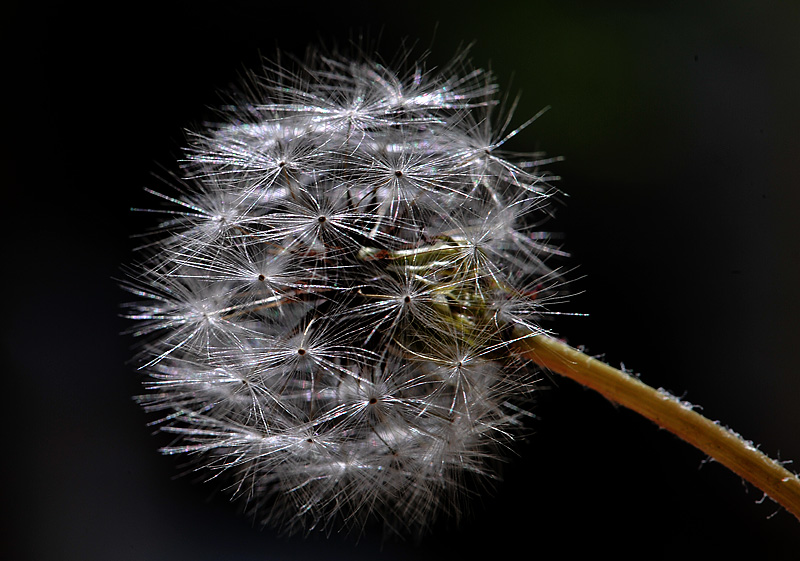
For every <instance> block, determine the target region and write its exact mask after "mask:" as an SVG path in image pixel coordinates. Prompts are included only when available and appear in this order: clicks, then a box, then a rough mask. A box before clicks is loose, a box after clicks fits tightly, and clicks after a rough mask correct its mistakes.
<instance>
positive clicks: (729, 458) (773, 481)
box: [515, 330, 800, 520]
mask: <svg viewBox="0 0 800 561" xmlns="http://www.w3.org/2000/svg"><path fill="white" fill-rule="evenodd" d="M516 335H517V339H516V342H515V345H516V347H517V348H518V349H519V350H520V351H521V352H522V353H523V354H524V355H525V356H526V357H527V358H528V359H530V360H532V361H533V362H535V363H537V364H539V365H540V366H543V367H545V368H547V369H548V370H551V371H553V372H556V373H558V374H561V375H562V376H566V377H567V378H571V379H573V380H575V381H576V382H578V383H580V384H582V385H584V386H587V387H589V388H592V389H593V390H596V391H598V392H600V393H601V394H602V395H604V396H605V397H607V398H608V399H610V400H611V401H613V402H615V403H618V404H620V405H623V406H625V407H627V408H628V409H632V410H633V411H636V412H637V413H639V414H641V415H644V416H645V417H647V418H648V419H650V420H651V421H653V422H654V423H656V424H657V425H658V426H660V427H662V428H665V429H667V430H668V431H670V432H672V433H674V434H676V435H677V436H679V437H680V438H681V439H683V440H684V441H686V442H688V443H689V444H692V445H693V446H695V447H696V448H698V449H700V450H702V451H703V452H704V453H706V454H708V455H709V456H711V457H712V458H713V459H714V460H716V461H717V462H719V463H721V464H722V465H724V466H726V467H727V468H728V469H730V470H731V471H733V472H734V473H736V474H738V475H739V476H741V477H743V478H744V479H745V480H747V481H748V482H750V483H751V484H753V485H755V486H756V487H758V488H759V489H761V490H762V491H764V493H766V494H767V495H768V496H769V497H770V498H772V499H773V500H774V501H775V502H777V503H778V504H780V505H781V506H783V507H784V508H785V509H786V510H788V511H789V512H791V513H792V514H793V515H794V516H795V517H797V519H798V520H800V478H798V476H797V475H795V474H793V473H792V472H790V471H788V470H787V469H786V468H784V467H783V466H782V465H781V464H779V463H778V462H776V461H775V460H773V459H772V458H770V457H769V456H767V455H765V454H763V453H762V452H760V451H759V450H757V449H756V448H755V447H754V446H753V444H752V443H750V442H747V441H745V440H744V439H743V438H742V437H741V436H739V435H738V434H736V433H734V432H733V431H731V430H729V429H727V428H725V427H724V426H722V425H720V424H717V423H715V422H713V421H711V420H709V419H707V418H706V417H704V416H702V415H700V414H699V413H697V412H696V411H694V410H693V409H692V408H691V406H690V405H688V404H685V403H681V401H680V400H678V399H676V398H675V397H674V396H672V395H670V394H668V393H666V392H664V391H663V390H656V389H654V388H651V387H650V386H648V385H647V384H644V383H642V382H641V381H640V380H639V379H638V378H635V377H633V376H630V375H628V374H626V373H624V372H622V371H620V370H617V369H616V368H613V367H611V366H608V365H607V364H604V363H602V362H600V361H599V360H596V359H594V358H592V357H590V356H588V355H586V354H584V353H582V352H580V351H578V350H577V349H573V348H572V347H570V346H568V345H565V344H564V343H561V342H560V341H557V340H556V339H553V338H551V337H548V336H546V335H534V334H532V333H530V332H527V333H524V332H522V331H521V330H520V332H518V333H516Z"/></svg>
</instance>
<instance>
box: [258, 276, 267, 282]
mask: <svg viewBox="0 0 800 561" xmlns="http://www.w3.org/2000/svg"><path fill="white" fill-rule="evenodd" d="M266 278H267V277H265V276H264V275H258V280H260V281H261V282H264V279H266Z"/></svg>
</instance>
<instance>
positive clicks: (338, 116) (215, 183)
mask: <svg viewBox="0 0 800 561" xmlns="http://www.w3.org/2000/svg"><path fill="white" fill-rule="evenodd" d="M465 57H466V55H465V54H463V53H462V54H460V55H459V56H457V57H456V58H455V59H454V60H453V61H452V62H450V63H449V64H447V65H445V66H444V67H442V68H440V69H438V70H437V69H427V68H426V67H425V65H424V64H423V62H417V63H412V62H411V61H410V58H408V57H406V58H405V59H404V60H401V61H400V64H399V67H398V68H397V69H396V70H392V69H390V65H386V64H384V63H382V62H378V61H377V60H370V59H367V58H365V57H364V56H363V55H359V56H357V57H355V58H349V57H346V56H340V55H335V54H334V55H321V54H315V55H312V56H311V57H310V58H309V59H308V60H307V61H306V62H303V63H298V64H297V65H296V68H294V69H292V70H289V69H286V68H281V67H279V66H276V65H267V66H266V67H265V68H264V70H263V71H262V72H261V73H255V74H253V75H252V76H251V77H250V85H249V87H248V88H247V91H248V92H250V93H249V94H248V95H249V96H250V97H248V98H242V99H238V98H237V99H236V100H234V102H233V103H231V104H230V105H229V106H228V107H227V109H226V110H225V111H224V112H222V113H221V117H220V122H219V123H218V124H216V125H212V126H209V127H208V128H207V129H206V130H200V131H195V132H192V133H191V134H190V135H189V136H188V142H189V146H188V147H187V149H186V156H185V158H184V160H183V161H182V165H183V170H184V177H183V178H182V179H180V180H177V181H176V183H177V184H176V185H174V186H173V190H174V193H172V194H164V193H161V192H160V191H150V192H151V193H152V194H153V195H155V197H156V198H157V199H158V201H159V204H160V206H159V208H156V209H151V210H149V212H155V213H158V214H160V215H162V216H163V217H164V218H163V219H162V221H161V222H160V223H159V224H158V225H157V226H156V228H155V229H154V230H153V231H152V232H151V233H150V238H151V239H150V242H149V243H148V244H147V245H146V246H145V247H144V248H143V249H142V250H141V258H140V260H139V262H138V264H136V265H134V266H133V267H131V269H130V271H131V272H130V279H129V280H128V281H126V284H125V288H126V289H127V290H128V291H129V292H131V293H132V294H133V295H134V296H135V297H136V298H138V299H139V301H138V302H134V303H131V304H129V305H128V313H127V314H126V315H127V317H129V318H130V319H131V320H133V321H134V327H133V328H132V330H131V331H132V332H133V333H134V334H135V335H137V336H139V337H140V338H141V339H142V341H143V343H142V346H141V350H140V354H139V356H140V360H141V364H142V369H143V370H144V371H145V372H146V373H147V375H148V376H149V379H148V381H147V382H146V383H145V389H146V393H145V394H144V395H143V396H141V397H140V398H139V400H140V402H141V403H142V405H143V406H144V407H145V408H146V409H147V410H148V411H151V412H153V413H155V414H157V415H159V421H157V424H158V425H159V426H160V427H161V429H162V430H163V431H164V432H166V433H169V434H171V435H172V436H173V437H174V441H173V443H172V444H171V445H169V446H167V447H165V448H164V449H163V452H164V453H167V454H179V455H180V454H190V455H192V457H193V458H194V459H195V460H196V461H197V463H198V466H199V467H200V468H201V469H204V470H205V471H206V472H207V473H208V474H209V478H210V479H213V480H215V481H225V482H226V483H225V485H226V486H227V487H226V488H227V489H228V490H229V492H230V493H231V494H232V495H233V496H235V497H239V498H241V500H242V501H243V503H244V504H245V505H246V506H247V508H248V509H249V510H250V511H251V512H252V513H253V514H254V516H255V517H256V518H257V519H258V520H260V521H262V522H264V523H271V524H277V525H281V526H283V527H285V528H287V529H289V530H290V531H310V530H313V529H322V530H326V531H330V530H332V529H335V528H337V527H339V526H344V527H349V528H354V529H360V528H362V527H363V524H364V523H365V522H366V521H368V520H369V519H371V518H378V519H380V520H382V521H383V522H384V524H385V526H386V528H387V529H388V530H389V531H391V532H398V533H401V534H405V533H409V532H411V533H418V532H420V531H423V530H424V529H425V528H426V527H427V526H428V525H429V524H430V522H431V521H432V520H434V519H435V518H436V517H437V516H439V515H452V516H458V515H459V514H460V513H461V512H462V505H463V502H464V498H465V497H467V496H469V495H470V494H475V491H474V486H473V485H472V484H471V483H470V481H472V480H473V479H479V480H483V481H491V480H494V479H497V478H498V474H497V471H496V469H495V468H496V463H497V461H498V460H499V459H501V458H502V457H503V449H504V448H505V447H507V446H509V445H510V444H511V443H512V442H513V440H514V439H515V438H516V436H517V435H519V434H520V433H519V429H520V427H521V426H522V424H523V423H522V417H523V416H524V415H525V414H526V413H525V410H526V409H525V408H526V407H528V406H529V404H530V398H531V392H532V390H533V389H534V387H535V384H533V383H532V380H534V378H535V376H533V375H532V374H531V372H532V370H531V368H529V367H528V366H527V364H526V361H525V360H524V359H523V358H521V357H519V356H516V355H515V353H514V352H513V351H512V349H511V347H510V346H509V344H510V340H509V338H510V331H511V329H510V327H513V326H514V325H517V324H519V325H524V326H525V327H527V328H529V329H531V330H534V331H536V330H540V329H541V328H540V327H539V320H540V319H541V317H542V315H543V314H545V313H546V311H545V308H544V305H545V303H546V302H548V301H549V302H551V303H552V302H555V301H557V300H558V299H559V298H560V296H559V295H560V294H561V292H563V291H562V290H561V286H562V284H561V281H560V280H559V278H560V277H559V274H558V272H557V271H556V270H553V269H552V268H551V267H550V266H549V265H548V264H547V262H548V261H549V259H550V258H551V257H552V256H553V255H559V254H560V251H559V250H558V249H557V248H554V247H553V246H551V245H550V243H549V240H548V236H547V234H545V233H543V232H541V231H539V229H538V228H539V227H540V225H541V224H542V223H543V222H544V221H545V220H546V218H547V217H548V216H549V208H550V204H551V198H552V196H553V194H554V193H555V192H556V191H555V189H554V188H553V187H552V186H551V185H550V183H549V181H548V176H547V175H545V174H542V173H540V172H539V171H538V166H534V165H533V164H532V162H540V161H542V159H541V157H540V155H537V154H513V153H510V152H507V151H506V149H505V145H506V142H507V141H508V140H509V139H511V138H512V137H513V136H515V135H516V134H517V133H518V132H519V131H520V130H522V128H524V127H526V126H528V125H529V124H530V123H531V122H532V120H529V121H528V122H526V123H525V124H523V125H522V127H518V128H516V129H513V130H510V122H511V118H512V117H511V113H512V112H513V105H512V107H511V109H510V110H509V111H506V112H504V111H502V110H501V107H502V103H500V102H499V100H498V99H497V94H498V87H497V85H496V84H495V83H494V79H493V77H492V76H491V74H489V73H487V72H485V71H483V70H480V69H475V68H472V67H471V66H470V65H469V64H468V62H467V60H466V58H465ZM509 131H510V132H509Z"/></svg>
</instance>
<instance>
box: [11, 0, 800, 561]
mask: <svg viewBox="0 0 800 561" xmlns="http://www.w3.org/2000/svg"><path fill="white" fill-rule="evenodd" d="M6 15H7V17H6V19H5V22H4V25H3V27H4V28H5V30H4V39H3V41H4V45H3V46H4V50H3V54H4V60H5V69H4V75H5V80H4V81H5V84H6V85H5V87H4V89H5V90H6V94H10V96H11V101H10V102H9V103H7V104H6V105H5V108H4V111H3V113H4V121H5V123H6V124H7V127H6V135H4V136H5V137H6V138H5V142H6V143H7V147H6V149H5V150H3V154H2V158H3V162H2V169H3V171H4V172H5V174H4V175H5V181H4V183H5V185H6V189H5V190H4V192H5V194H4V197H5V204H4V207H5V212H4V214H5V218H6V219H5V220H4V224H5V225H6V228H7V230H8V232H7V234H6V237H5V239H6V245H5V248H4V251H5V252H6V254H7V258H6V259H7V262H8V263H9V264H10V270H8V269H7V271H6V273H5V274H4V280H5V284H6V286H7V288H6V289H5V292H4V294H5V295H6V298H7V301H6V302H5V303H4V306H3V309H4V310H5V314H4V316H3V317H4V322H3V343H2V344H3V355H4V357H5V358H6V367H5V368H4V372H5V378H4V386H5V394H4V395H5V399H4V407H3V408H2V410H3V423H4V427H5V431H4V432H5V436H4V442H5V446H4V447H3V448H4V461H3V470H4V471H3V473H4V475H5V478H4V481H5V485H4V486H3V487H4V490H3V492H2V493H3V496H2V498H3V505H4V507H5V509H6V511H7V512H6V513H5V519H6V521H7V523H6V525H5V527H4V528H3V531H4V532H5V533H6V536H5V538H4V539H3V540H2V543H3V544H4V545H2V546H0V551H2V548H3V547H5V548H7V549H8V550H9V552H8V553H7V554H6V558H8V559H36V560H39V559H82V560H95V559H97V560H107V559H119V560H127V559H130V560H154V561H155V560H162V559H165V560H166V559H170V560H175V559H192V560H196V561H197V560H206V559H208V560H211V559H223V560H231V561H239V560H256V559H265V560H267V559H269V560H272V559H308V558H312V557H315V558H319V556H322V555H324V556H325V558H326V559H348V560H355V559H361V558H365V559H366V558H369V559H440V558H442V557H443V556H447V557H451V558H464V559H470V558H479V557H480V558H484V559H485V558H487V556H491V557H492V558H509V557H511V556H517V555H520V554H522V555H524V556H525V557H532V558H533V557H539V558H543V559H550V558H562V557H563V558H578V557H579V556H580V557H583V556H587V555H592V556H598V555H600V554H603V553H609V554H612V555H614V557H615V558H617V559H673V558H676V557H680V558H682V559H687V560H688V559H709V558H723V557H728V558H736V559H743V558H745V556H746V555H753V556H756V555H757V556H758V558H759V559H778V558H783V559H789V558H792V557H793V556H796V555H797V552H798V551H800V525H799V523H798V521H797V520H795V519H793V518H792V517H791V516H790V515H788V514H786V513H785V512H778V513H777V514H775V516H774V517H771V518H770V516H771V515H772V514H773V513H775V512H776V511H777V510H778V509H777V507H776V506H774V505H773V504H772V503H770V501H769V500H767V501H764V502H763V503H760V501H759V499H760V498H761V493H760V492H759V491H757V490H755V489H752V488H750V489H747V488H746V486H743V485H742V484H741V483H740V481H739V479H738V478H737V477H736V476H733V475H731V474H730V473H729V472H727V471H726V470H725V469H724V468H721V467H720V466H717V465H714V464H707V465H703V467H702V469H698V468H700V467H701V465H702V464H703V456H702V454H700V453H699V452H696V451H694V450H693V449H691V448H690V447H688V445H685V444H683V443H681V442H679V441H678V440H677V439H675V438H673V437H672V436H670V435H669V434H666V433H664V432H663V431H659V430H658V429H656V428H655V427H654V426H653V425H651V424H650V423H649V422H647V421H644V420H641V419H639V418H638V417H637V416H636V415H634V414H632V413H629V412H627V411H622V410H618V409H615V408H614V407H613V406H611V405H610V404H608V403H607V402H605V401H604V400H603V399H602V398H600V397H599V396H596V395H593V394H592V393H591V392H588V391H584V390H582V389H580V388H578V387H577V386H575V385H574V384H572V383H571V382H567V381H562V380H556V379H554V380H552V383H551V384H550V386H551V387H552V388H553V389H552V390H548V391H542V392H541V394H540V398H539V405H538V408H537V410H536V413H537V415H538V416H539V419H538V420H536V421H535V422H534V423H533V426H532V428H533V429H534V434H533V435H532V436H531V437H530V438H528V439H527V442H526V443H524V444H522V445H520V446H518V447H517V450H516V451H517V453H518V454H519V457H518V458H512V461H511V462H510V463H509V464H508V466H507V468H506V469H505V471H504V482H503V483H500V484H499V485H498V486H497V488H496V490H495V491H494V492H493V493H482V497H481V498H479V499H477V500H475V501H474V502H473V503H472V505H473V510H472V512H471V513H470V514H468V515H467V516H466V517H465V520H464V521H463V522H462V524H461V525H460V526H456V525H455V524H453V523H448V522H446V521H442V522H441V523H438V524H436V526H435V527H434V531H433V533H432V534H431V536H430V537H428V538H426V539H424V540H423V541H422V543H421V544H420V545H415V544H413V543H394V542H390V543H387V544H385V545H383V547H382V548H381V547H380V540H379V537H377V536H374V535H370V536H367V537H365V538H363V539H362V540H361V542H360V543H359V544H358V546H355V545H354V544H353V543H351V542H350V541H347V540H344V539H342V538H340V537H338V536H335V537H334V538H332V539H331V540H329V541H326V540H324V539H319V538H316V539H314V538H312V539H310V540H306V541H304V540H302V539H299V538H292V539H283V538H278V537H277V536H276V534H275V533H274V532H273V531H272V530H269V529H267V530H264V531H259V530H258V529H257V528H256V529H254V528H252V527H251V523H250V521H249V520H247V519H245V518H243V517H241V516H239V515H237V511H236V508H235V506H231V505H229V504H228V503H227V501H226V499H225V498H224V497H223V496H221V495H220V496H217V495H215V494H214V493H213V487H212V486H196V485H191V484H190V479H191V478H184V479H180V480H177V481H173V480H171V477H172V476H173V474H174V473H175V471H176V470H175V462H174V461H172V460H171V459H169V458H162V457H160V456H158V454H157V453H156V451H155V450H156V447H157V445H158V444H159V441H158V439H154V438H152V437H151V435H150V434H149V432H150V429H149V428H147V427H146V426H145V423H146V422H147V420H148V419H147V418H146V417H145V415H143V414H142V413H141V412H140V411H139V410H138V408H137V406H136V405H135V404H134V403H133V402H132V400H131V399H130V396H131V395H133V394H135V393H137V392H138V391H139V389H138V388H139V382H138V379H137V374H136V373H135V371H134V369H133V367H132V366H130V365H125V364H124V361H125V360H127V358H128V357H129V355H130V349H129V345H130V344H131V341H130V340H129V339H126V338H121V337H119V336H118V333H119V332H120V331H122V330H123V329H124V328H125V327H126V325H125V322H124V321H122V320H121V319H119V318H117V317H116V314H117V313H118V309H119V308H118V306H119V303H120V302H121V301H123V300H124V299H125V296H124V294H122V292H121V291H120V290H118V289H117V288H116V285H115V282H114V281H113V279H112V277H117V278H118V277H120V276H121V272H120V270H119V265H120V263H124V262H127V261H130V260H131V253H130V248H131V247H132V246H133V242H132V241H131V240H130V239H129V238H128V236H129V235H130V234H131V233H137V232H141V231H142V230H144V228H145V227H146V226H147V225H148V224H149V222H148V221H147V218H146V217H143V216H141V215H136V214H133V213H130V212H129V208H130V207H135V206H147V205H148V204H150V199H149V197H148V196H147V195H146V194H145V193H143V191H142V187H143V186H155V185H157V180H156V179H154V178H153V176H152V174H153V173H154V172H155V173H161V174H162V175H163V174H164V173H165V172H164V171H163V169H167V170H173V171H174V170H176V166H175V163H174V162H175V160H176V159H177V158H179V157H180V153H181V152H180V149H181V146H182V144H183V132H182V131H183V129H184V128H192V127H196V125H198V123H200V122H201V121H202V120H203V119H204V118H207V117H209V116H210V115H211V113H210V112H209V110H208V107H211V106H214V105H215V104H217V103H219V100H220V98H219V96H218V94H217V93H216V92H217V91H218V90H220V89H225V88H226V87H228V85H229V84H231V83H236V82H237V81H238V80H239V77H240V76H241V74H242V73H243V72H244V69H245V68H253V67H256V66H257V65H258V60H259V56H260V55H264V56H266V57H272V56H273V55H274V53H275V50H276V48H280V49H281V50H283V51H285V52H288V53H293V54H296V55H302V53H303V52H304V50H305V48H306V47H307V46H308V45H313V44H317V43H319V42H323V43H325V44H328V45H330V44H332V43H334V42H339V43H345V42H347V40H348V37H351V36H357V35H358V33H359V30H363V31H364V33H365V34H366V35H368V36H369V37H370V38H371V40H373V41H377V45H378V51H379V52H380V53H383V56H384V57H385V58H387V59H392V58H393V57H394V56H395V55H396V54H397V52H398V51H399V50H400V49H401V46H400V45H401V42H402V39H403V38H404V37H407V38H410V39H411V40H418V43H417V45H418V48H419V49H421V50H424V49H427V48H430V50H431V51H432V54H431V55H430V57H429V59H428V60H429V64H430V65H439V64H444V63H445V62H446V61H447V60H448V59H449V58H450V57H451V56H452V55H453V54H454V53H455V52H456V51H457V49H458V48H459V46H460V45H461V46H463V45H465V44H469V43H473V42H474V45H473V46H472V49H471V53H472V54H471V58H472V60H473V62H474V64H475V65H477V66H482V67H486V66H490V67H491V69H492V70H493V71H494V72H495V73H496V74H497V77H498V80H499V83H500V84H501V85H502V86H503V87H504V91H508V92H509V93H510V94H511V95H512V96H513V95H514V94H515V93H517V92H521V93H522V98H521V102H520V105H519V108H518V110H517V116H516V121H515V122H516V123H517V124H520V123H522V122H524V121H525V120H526V119H527V118H528V117H529V116H531V115H533V114H535V113H536V112H538V111H539V110H540V109H541V108H543V107H545V106H548V105H549V106H551V107H552V108H551V109H550V110H549V111H548V112H547V113H546V114H545V115H544V116H543V117H542V118H540V119H539V120H537V121H536V122H535V123H534V124H533V125H531V126H530V127H529V128H527V129H526V130H525V131H523V132H522V133H521V134H520V135H518V136H517V137H516V138H515V139H514V140H513V142H512V144H511V145H510V148H512V149H516V150H532V149H541V150H545V151H546V152H547V153H548V154H549V155H560V156H564V157H565V160H564V161H563V162H560V163H557V164H553V165H552V166H551V167H550V169H551V170H552V171H553V172H554V173H557V174H559V175H560V176H562V177H563V180H562V181H561V182H560V183H559V187H560V188H561V189H563V191H564V192H565V193H567V194H568V196H565V197H564V204H563V206H561V207H559V208H558V209H557V213H556V218H555V219H554V220H553V222H552V224H551V225H550V227H551V228H552V229H553V230H554V231H558V232H563V233H564V235H565V238H564V248H565V249H566V250H567V251H569V252H571V253H572V254H573V258H571V259H570V260H567V261H565V262H564V268H565V269H569V270H571V271H572V272H571V273H570V278H573V279H575V280H574V282H573V283H572V288H573V290H574V291H575V292H576V294H575V296H574V297H573V298H572V299H571V300H570V302H569V303H567V304H565V305H563V306H561V308H560V311H563V312H577V313H588V314H589V316H588V317H572V318H570V317H565V318H562V319H559V320H558V321H557V322H553V323H552V324H550V325H549V327H552V328H553V329H556V330H557V331H558V332H560V333H562V334H563V335H564V337H566V338H567V339H568V341H569V342H570V343H572V344H574V345H585V346H586V348H587V350H588V351H589V352H591V353H594V354H601V353H603V354H604V356H605V358H606V360H608V361H609V362H610V363H612V364H615V365H619V364H620V363H624V365H625V366H626V367H627V368H630V369H633V370H635V371H636V372H640V373H641V374H642V377H643V379H644V380H645V381H647V382H648V383H650V384H652V385H654V386H657V387H658V386H663V387H666V388H668V389H670V390H671V391H672V392H674V393H676V394H678V395H681V396H685V399H688V400H690V401H692V402H694V403H698V404H701V405H703V406H704V411H705V413H706V414H707V415H708V416H710V417H711V418H714V419H720V420H721V421H722V422H723V423H725V424H728V425H730V426H731V427H733V428H734V429H735V430H737V431H739V432H740V433H742V434H743V435H744V436H745V437H746V438H750V439H753V440H754V441H755V442H756V443H758V444H760V445H761V448H762V450H764V451H765V452H767V453H769V454H772V455H780V457H781V458H786V459H789V458H794V459H795V460H797V461H799V462H800V368H798V366H797V364H798V360H797V358H796V357H797V353H798V349H800V298H798V287H800V221H798V218H797V216H798V211H800V134H799V133H800V107H799V104H798V102H799V101H800V3H798V2H789V1H786V2H771V1H767V2H755V1H752V2H744V1H729V2H723V1H717V2H710V1H705V2H702V1H701V2H688V1H686V2H680V1H674V2H659V3H654V2H653V3H644V2H621V1H618V2H589V1H584V2H569V1H561V2H559V1H548V2H545V1H530V2H502V1H496V2H439V3H436V2H420V1H410V2H402V3H400V2H396V3H390V2H383V3H375V2H350V3H344V2H342V3H337V2H330V3H308V2H280V3H278V2H240V1H229V2H173V3H168V4H154V3H148V2H144V3H142V2H136V3H134V2H120V3H108V4H105V5H103V6H99V5H96V6H91V7H90V6H87V5H83V6H81V5H73V4H68V3H49V4H32V3H31V4H27V5H18V6H16V7H12V8H11V9H10V10H9V11H8V12H7V14H6ZM794 465H795V468H794V469H796V470H797V469H800V467H797V464H794Z"/></svg>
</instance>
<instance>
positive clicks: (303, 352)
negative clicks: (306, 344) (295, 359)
mask: <svg viewBox="0 0 800 561" xmlns="http://www.w3.org/2000/svg"><path fill="white" fill-rule="evenodd" d="M297 354H299V355H300V356H302V355H304V354H306V350H305V349H297Z"/></svg>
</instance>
